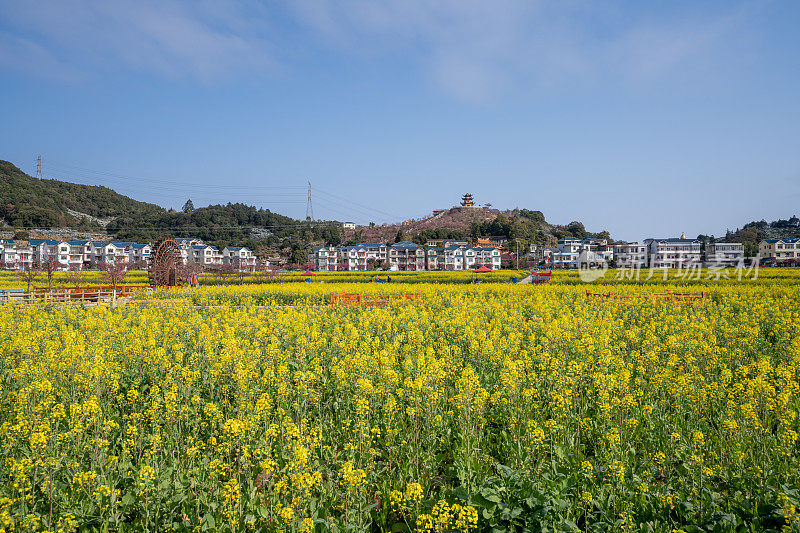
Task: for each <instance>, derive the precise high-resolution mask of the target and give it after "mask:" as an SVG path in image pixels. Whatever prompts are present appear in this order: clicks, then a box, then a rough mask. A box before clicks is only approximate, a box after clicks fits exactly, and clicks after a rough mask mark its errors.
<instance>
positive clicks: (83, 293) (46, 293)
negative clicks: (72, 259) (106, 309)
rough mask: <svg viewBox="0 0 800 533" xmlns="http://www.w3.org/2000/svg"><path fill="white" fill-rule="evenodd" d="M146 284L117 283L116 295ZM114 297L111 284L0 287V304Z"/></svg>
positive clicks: (89, 300)
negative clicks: (24, 288)
mask: <svg viewBox="0 0 800 533" xmlns="http://www.w3.org/2000/svg"><path fill="white" fill-rule="evenodd" d="M148 287H149V286H148V285H118V286H117V292H116V297H117V298H126V297H128V296H131V295H132V294H133V293H134V292H136V291H140V290H143V289H146V288H148ZM113 298H114V286H113V285H85V286H80V287H77V286H76V287H56V288H53V289H52V290H48V289H47V287H33V288H32V289H31V290H30V292H28V291H26V290H23V289H0V304H3V303H9V302H20V303H37V302H38V303H41V302H45V303H46V302H54V303H55V302H62V303H67V302H75V303H80V302H101V301H110V300H112V299H113Z"/></svg>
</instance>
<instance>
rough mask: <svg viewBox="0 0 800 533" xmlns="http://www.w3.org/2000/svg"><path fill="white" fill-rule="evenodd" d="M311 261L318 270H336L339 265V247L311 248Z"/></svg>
mask: <svg viewBox="0 0 800 533" xmlns="http://www.w3.org/2000/svg"><path fill="white" fill-rule="evenodd" d="M342 248H345V247H342ZM311 261H312V262H313V263H314V269H315V270H317V271H318V272H334V271H336V270H338V266H339V247H336V246H315V247H314V248H312V250H311Z"/></svg>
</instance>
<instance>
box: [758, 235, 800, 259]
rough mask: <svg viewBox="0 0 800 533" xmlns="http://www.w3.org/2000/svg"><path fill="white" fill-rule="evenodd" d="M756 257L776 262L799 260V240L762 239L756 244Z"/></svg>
mask: <svg viewBox="0 0 800 533" xmlns="http://www.w3.org/2000/svg"><path fill="white" fill-rule="evenodd" d="M758 255H759V256H761V258H766V259H773V260H775V261H778V262H780V261H787V260H791V259H797V258H800V238H797V239H764V240H762V241H761V242H760V243H758Z"/></svg>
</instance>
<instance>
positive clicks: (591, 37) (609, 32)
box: [292, 0, 748, 102]
mask: <svg viewBox="0 0 800 533" xmlns="http://www.w3.org/2000/svg"><path fill="white" fill-rule="evenodd" d="M742 5H744V6H747V5H748V4H747V3H745V4H738V5H737V4H734V3H729V4H723V6H724V7H723V8H719V9H717V10H716V11H711V12H709V11H702V10H701V9H700V8H697V9H696V10H693V9H692V8H691V5H689V6H684V9H681V8H680V6H677V7H676V9H675V11H674V12H672V13H670V12H667V13H659V15H660V16H659V18H658V19H657V20H647V19H644V18H643V16H642V15H641V14H640V15H639V16H638V17H637V15H636V14H634V13H628V12H626V11H624V10H623V8H620V7H619V6H618V5H613V4H607V3H601V2H585V1H578V0H563V1H559V2H545V1H542V0H539V1H536V0H495V1H492V2H486V1H484V0H439V1H430V0H385V1H382V2H375V1H370V0H295V1H294V2H293V3H292V6H294V9H295V12H296V13H297V17H298V18H299V19H300V20H302V21H305V23H306V24H308V25H310V26H311V27H313V28H314V29H315V30H316V32H317V33H318V35H319V36H320V37H321V38H323V39H325V40H326V42H327V43H328V44H331V45H333V46H339V47H341V48H343V49H349V50H351V51H354V52H355V53H367V54H372V55H375V54H379V53H380V52H381V51H383V52H387V51H389V52H391V53H392V54H396V53H398V52H399V53H407V54H410V55H412V54H413V55H415V56H419V58H420V61H421V62H422V64H423V65H424V68H425V69H427V71H428V72H429V75H430V78H431V79H432V80H433V81H434V83H436V84H437V86H438V87H439V88H440V89H441V90H443V91H445V92H447V93H449V94H452V95H454V96H456V97H458V98H460V99H463V100H467V101H473V102H482V101H487V100H491V99H494V98H496V97H497V96H498V94H501V93H502V92H503V91H504V90H506V89H508V88H513V87H517V88H518V87H519V86H520V85H523V86H527V85H531V84H532V85H534V86H548V85H552V84H553V82H554V81H555V82H556V85H558V84H559V83H565V82H566V83H580V82H582V81H584V80H587V79H589V80H591V79H602V78H606V79H607V78H617V79H635V80H642V79H646V78H647V79H651V80H652V79H658V78H660V77H662V76H666V75H669V74H671V73H673V72H674V71H675V70H678V69H681V68H683V67H685V66H686V65H687V64H690V63H692V62H693V61H695V60H697V59H698V58H701V57H706V56H707V55H708V54H711V53H713V52H714V50H715V49H716V47H717V46H719V44H720V43H721V42H722V41H723V40H724V39H725V38H726V37H728V36H730V35H731V34H732V33H733V31H734V30H735V29H736V27H737V25H738V24H740V23H741V22H742V20H743V17H742V16H741V13H742V11H743V8H742V7H741V6H742ZM365 51H366V52H365Z"/></svg>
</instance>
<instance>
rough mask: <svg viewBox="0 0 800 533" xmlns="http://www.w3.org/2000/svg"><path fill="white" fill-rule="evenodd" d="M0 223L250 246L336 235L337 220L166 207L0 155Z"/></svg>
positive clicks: (234, 208)
mask: <svg viewBox="0 0 800 533" xmlns="http://www.w3.org/2000/svg"><path fill="white" fill-rule="evenodd" d="M3 223H4V225H6V226H11V227H13V228H36V229H41V230H46V229H50V228H52V229H56V228H58V229H75V230H76V231H77V230H80V231H92V232H97V233H98V234H103V233H106V234H107V235H108V237H109V238H113V239H115V240H124V241H137V242H153V241H155V240H157V239H158V238H160V237H175V236H193V237H200V238H201V239H203V240H205V241H206V242H208V243H211V244H216V245H218V246H225V245H228V244H235V245H238V246H250V247H251V248H253V249H257V248H264V247H269V248H283V249H285V248H303V247H306V246H307V245H308V244H309V243H312V242H319V241H323V240H324V241H330V242H338V241H339V240H340V230H339V224H338V223H333V222H313V223H311V222H305V221H299V220H295V219H293V218H290V217H287V216H283V215H279V214H277V213H273V212H271V211H270V210H268V209H259V208H256V207H253V206H248V205H244V204H230V203H229V204H227V205H210V206H207V207H199V208H196V209H194V208H191V209H187V210H185V211H174V210H171V209H170V210H168V209H164V208H163V207H161V206H158V205H155V204H149V203H146V202H139V201H137V200H134V199H132V198H129V197H127V196H124V195H122V194H119V193H116V192H114V191H113V190H111V189H109V188H107V187H102V186H95V185H80V184H76V183H69V182H65V181H59V180H51V179H42V180H39V179H36V178H34V177H31V176H29V175H27V174H25V173H24V172H23V171H21V170H20V169H19V168H17V167H16V166H15V165H14V164H12V163H9V162H8V161H0V225H3Z"/></svg>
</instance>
